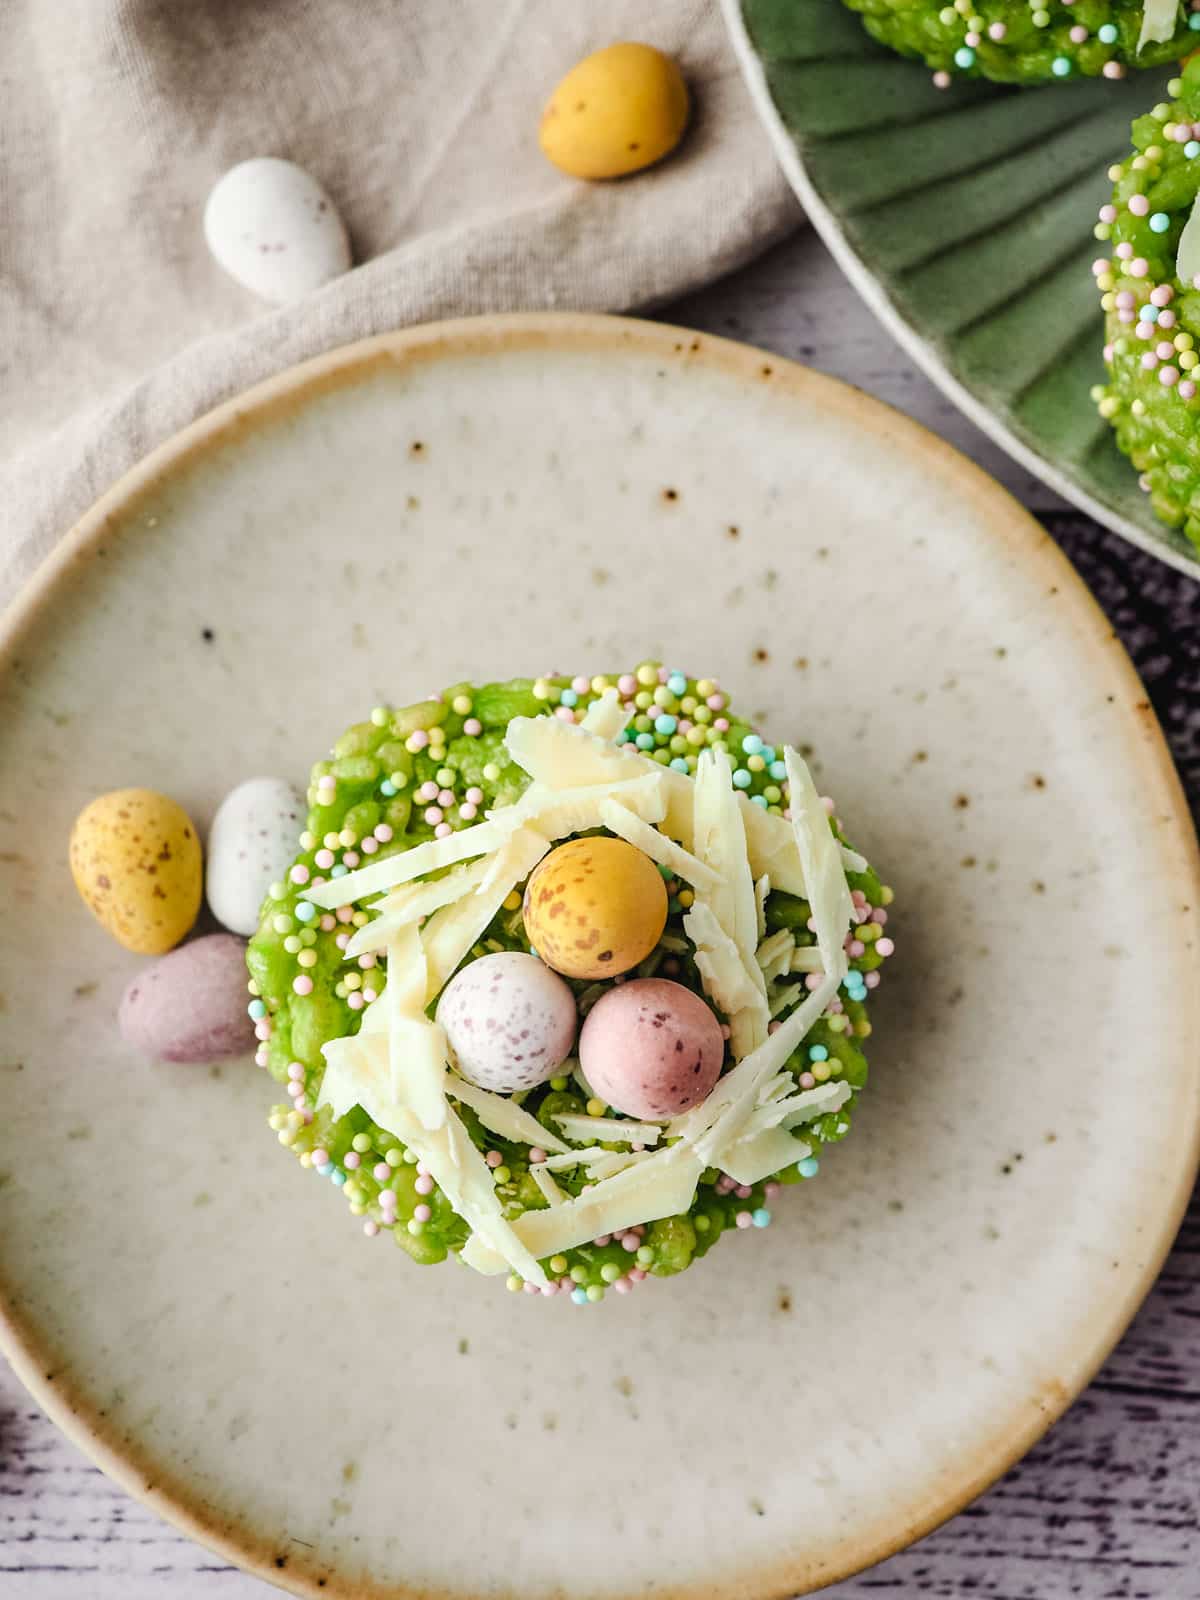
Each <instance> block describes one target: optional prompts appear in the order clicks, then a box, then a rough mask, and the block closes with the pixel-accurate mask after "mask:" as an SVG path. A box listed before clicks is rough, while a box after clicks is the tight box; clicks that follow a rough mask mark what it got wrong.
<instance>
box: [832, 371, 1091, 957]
mask: <svg viewBox="0 0 1200 1600" xmlns="http://www.w3.org/2000/svg"><path fill="white" fill-rule="evenodd" d="M1097 409H1098V410H1099V412H1100V415H1101V416H1102V417H1115V416H1116V414H1117V412H1118V411H1119V410H1120V409H1121V402H1120V401H1119V400H1118V399H1117V397H1116V395H1115V394H1106V395H1105V397H1104V399H1103V400H1101V402H1100V404H1099V406H1098V407H1097ZM861 934H862V930H861V929H860V930H859V935H860V937H861Z"/></svg>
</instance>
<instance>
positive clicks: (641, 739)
mask: <svg viewBox="0 0 1200 1600" xmlns="http://www.w3.org/2000/svg"><path fill="white" fill-rule="evenodd" d="M633 742H634V744H636V745H637V747H638V749H639V750H653V749H654V735H653V734H652V733H639V734H638V736H637V738H636V739H635V740H634V741H633Z"/></svg>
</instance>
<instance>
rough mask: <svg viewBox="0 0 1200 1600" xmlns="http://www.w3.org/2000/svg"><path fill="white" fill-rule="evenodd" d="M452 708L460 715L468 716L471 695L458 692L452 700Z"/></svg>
mask: <svg viewBox="0 0 1200 1600" xmlns="http://www.w3.org/2000/svg"><path fill="white" fill-rule="evenodd" d="M450 709H451V710H452V711H456V712H457V713H458V715H459V716H460V717H465V716H468V715H469V714H470V711H471V701H470V697H469V696H467V695H465V694H456V695H455V696H454V699H453V700H452V701H451V702H450Z"/></svg>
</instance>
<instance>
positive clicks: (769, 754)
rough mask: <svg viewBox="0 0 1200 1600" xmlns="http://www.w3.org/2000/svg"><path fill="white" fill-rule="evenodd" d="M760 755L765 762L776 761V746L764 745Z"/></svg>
mask: <svg viewBox="0 0 1200 1600" xmlns="http://www.w3.org/2000/svg"><path fill="white" fill-rule="evenodd" d="M758 753H759V755H760V756H761V757H762V758H763V760H764V761H767V762H771V761H774V759H775V746H774V745H772V744H765V745H763V747H762V749H761V750H760V751H759V752H758Z"/></svg>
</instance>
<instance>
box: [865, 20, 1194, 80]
mask: <svg viewBox="0 0 1200 1600" xmlns="http://www.w3.org/2000/svg"><path fill="white" fill-rule="evenodd" d="M845 3H846V4H847V5H848V6H849V7H850V9H851V10H852V11H857V12H859V14H860V15H861V16H862V19H863V23H864V25H865V27H866V28H867V31H868V32H869V33H870V34H871V35H872V37H873V38H875V39H878V40H879V42H880V44H885V45H887V46H888V47H889V48H890V49H892V50H897V51H899V53H900V54H901V55H905V56H916V57H918V58H919V59H920V60H923V61H924V62H926V63H927V65H928V66H930V67H931V68H932V69H933V71H934V74H935V81H936V82H937V84H938V86H939V87H945V85H946V84H948V83H949V81H950V78H951V76H960V77H969V78H991V79H992V80H993V81H994V82H997V83H1044V82H1047V81H1050V82H1053V81H1056V80H1064V79H1067V78H1074V77H1087V78H1094V77H1099V76H1101V75H1103V76H1104V77H1107V78H1121V77H1124V75H1125V68H1126V67H1127V66H1130V67H1154V66H1161V65H1162V64H1163V63H1164V62H1168V61H1174V60H1178V59H1179V57H1180V56H1181V55H1183V54H1185V53H1186V52H1187V51H1188V50H1190V49H1191V48H1192V47H1193V45H1194V44H1195V42H1196V40H1195V36H1194V34H1193V32H1192V31H1191V30H1192V28H1193V26H1196V25H1200V23H1195V24H1194V23H1193V21H1192V19H1193V17H1195V16H1196V15H1197V14H1196V13H1194V12H1191V11H1189V10H1188V8H1187V7H1186V6H1184V5H1177V6H1174V7H1173V8H1170V9H1169V10H1168V12H1167V13H1165V18H1166V20H1165V21H1163V22H1162V23H1161V24H1160V26H1159V27H1157V28H1156V29H1155V33H1156V35H1157V36H1156V37H1152V38H1148V39H1146V40H1145V42H1143V43H1142V44H1141V48H1140V49H1139V41H1140V40H1141V39H1142V34H1143V20H1144V8H1143V5H1142V3H1141V0H1073V3H1072V0H1046V3H1045V4H1040V3H1038V0H1034V3H1032V4H1028V3H1026V0H955V3H954V4H952V5H938V4H937V3H936V0H845ZM1163 35H1165V37H1163Z"/></svg>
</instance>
